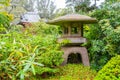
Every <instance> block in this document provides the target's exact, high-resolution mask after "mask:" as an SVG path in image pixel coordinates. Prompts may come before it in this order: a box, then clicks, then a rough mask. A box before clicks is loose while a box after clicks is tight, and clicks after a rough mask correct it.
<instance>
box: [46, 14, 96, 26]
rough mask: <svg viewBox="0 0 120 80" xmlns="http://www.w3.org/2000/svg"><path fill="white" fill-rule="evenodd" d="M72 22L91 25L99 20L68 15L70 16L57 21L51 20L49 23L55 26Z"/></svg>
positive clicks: (59, 18)
mask: <svg viewBox="0 0 120 80" xmlns="http://www.w3.org/2000/svg"><path fill="white" fill-rule="evenodd" d="M71 22H78V23H84V24H89V23H96V22H97V20H96V18H92V17H89V16H85V15H80V14H68V15H65V16H61V17H58V18H56V19H53V20H50V21H48V22H47V23H48V24H54V25H61V24H63V23H71Z"/></svg>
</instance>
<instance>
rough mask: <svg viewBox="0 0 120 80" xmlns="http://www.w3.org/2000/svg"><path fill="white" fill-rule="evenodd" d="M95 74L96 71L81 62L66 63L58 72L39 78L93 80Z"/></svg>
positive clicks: (48, 79)
mask: <svg viewBox="0 0 120 80" xmlns="http://www.w3.org/2000/svg"><path fill="white" fill-rule="evenodd" d="M95 76H96V71H94V70H91V69H90V68H89V67H85V66H83V65H81V64H67V65H65V66H61V67H60V73H57V74H55V75H52V76H50V77H47V78H45V79H40V80H93V79H94V77H95ZM37 80H39V79H37Z"/></svg>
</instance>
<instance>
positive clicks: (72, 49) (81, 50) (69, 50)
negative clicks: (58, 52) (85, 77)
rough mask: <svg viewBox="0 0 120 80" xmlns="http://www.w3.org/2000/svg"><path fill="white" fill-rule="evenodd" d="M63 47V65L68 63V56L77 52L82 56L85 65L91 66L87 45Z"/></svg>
mask: <svg viewBox="0 0 120 80" xmlns="http://www.w3.org/2000/svg"><path fill="white" fill-rule="evenodd" d="M61 49H62V51H64V54H63V58H64V62H63V63H62V65H65V64H67V60H68V56H69V55H70V54H71V53H75V54H76V53H79V54H80V55H81V58H82V63H83V64H84V65H85V66H90V63H89V58H88V52H87V49H86V48H85V47H62V48H61Z"/></svg>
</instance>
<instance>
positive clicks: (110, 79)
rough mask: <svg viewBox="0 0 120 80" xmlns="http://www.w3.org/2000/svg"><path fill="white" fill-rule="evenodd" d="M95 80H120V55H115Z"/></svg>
mask: <svg viewBox="0 0 120 80" xmlns="http://www.w3.org/2000/svg"><path fill="white" fill-rule="evenodd" d="M94 80H120V55H118V56H116V57H113V58H112V59H111V60H110V61H109V62H108V63H107V64H106V65H105V66H104V67H103V68H102V69H101V70H100V71H99V72H98V74H97V76H96V77H95V79H94Z"/></svg>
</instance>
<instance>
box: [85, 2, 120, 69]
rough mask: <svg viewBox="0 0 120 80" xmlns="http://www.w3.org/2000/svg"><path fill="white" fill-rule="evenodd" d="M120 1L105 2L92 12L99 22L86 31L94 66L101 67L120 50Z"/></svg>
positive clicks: (95, 67)
mask: <svg viewBox="0 0 120 80" xmlns="http://www.w3.org/2000/svg"><path fill="white" fill-rule="evenodd" d="M119 8H120V2H114V3H111V4H109V3H105V4H103V5H102V7H101V8H100V9H96V10H94V11H93V12H91V14H90V15H91V16H92V17H96V18H97V20H98V24H95V25H92V26H90V28H89V30H88V31H87V32H86V33H85V34H86V35H85V36H86V37H87V38H88V40H89V44H88V46H87V47H88V48H89V53H90V54H89V56H90V61H91V65H92V68H94V69H96V70H99V69H101V68H102V67H103V66H104V65H105V64H106V63H107V62H108V61H109V60H110V59H111V57H113V56H115V55H117V54H119V52H120V46H119V43H120V29H119V28H120V16H119V15H118V14H119V12H120V10H119Z"/></svg>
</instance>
